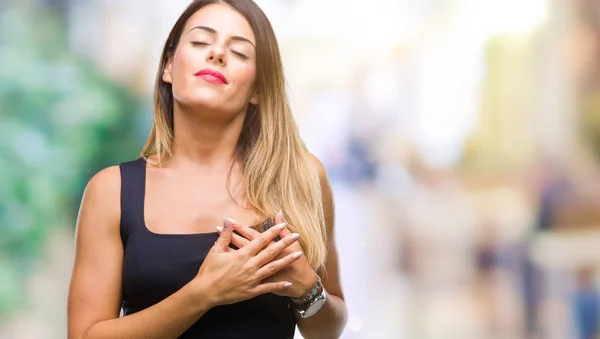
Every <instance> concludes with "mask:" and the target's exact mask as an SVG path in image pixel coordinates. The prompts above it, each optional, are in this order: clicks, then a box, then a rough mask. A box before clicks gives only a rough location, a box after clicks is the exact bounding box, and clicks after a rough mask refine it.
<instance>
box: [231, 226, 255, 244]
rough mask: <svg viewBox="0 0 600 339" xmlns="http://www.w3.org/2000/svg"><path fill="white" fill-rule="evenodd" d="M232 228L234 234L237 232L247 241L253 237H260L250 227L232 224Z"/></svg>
mask: <svg viewBox="0 0 600 339" xmlns="http://www.w3.org/2000/svg"><path fill="white" fill-rule="evenodd" d="M233 228H234V229H235V231H236V232H238V233H239V234H241V235H242V236H243V237H244V238H246V239H248V240H252V239H254V238H255V237H257V236H259V235H260V232H259V231H257V230H255V229H253V228H252V227H248V226H244V225H240V224H238V223H235V224H233Z"/></svg>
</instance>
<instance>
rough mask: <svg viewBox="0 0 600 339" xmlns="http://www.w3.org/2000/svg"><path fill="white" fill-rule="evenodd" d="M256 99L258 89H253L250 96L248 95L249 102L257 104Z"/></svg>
mask: <svg viewBox="0 0 600 339" xmlns="http://www.w3.org/2000/svg"><path fill="white" fill-rule="evenodd" d="M258 101H259V100H258V91H256V90H255V91H254V93H253V94H252V96H251V97H250V103H251V104H252V105H255V106H256V105H258Z"/></svg>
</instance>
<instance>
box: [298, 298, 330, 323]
mask: <svg viewBox="0 0 600 339" xmlns="http://www.w3.org/2000/svg"><path fill="white" fill-rule="evenodd" d="M326 299H327V298H326V297H325V294H323V295H322V296H320V297H319V298H318V299H317V300H315V302H314V303H312V304H310V306H308V308H307V309H306V311H304V314H303V317H304V318H308V317H311V316H313V315H315V313H317V312H319V310H320V309H321V307H323V304H325V300H326Z"/></svg>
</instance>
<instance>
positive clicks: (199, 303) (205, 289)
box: [182, 279, 218, 313]
mask: <svg viewBox="0 0 600 339" xmlns="http://www.w3.org/2000/svg"><path fill="white" fill-rule="evenodd" d="M210 291H211V289H210V287H209V286H207V285H206V284H204V283H201V282H200V281H198V279H194V280H192V281H191V282H190V283H188V284H187V285H185V286H184V287H183V288H182V292H183V293H184V295H185V297H186V299H187V300H188V302H189V307H191V308H192V309H193V310H194V311H196V312H199V313H203V312H206V311H208V310H209V309H211V308H213V307H215V306H217V304H218V301H217V300H215V298H214V297H213V296H214V293H210Z"/></svg>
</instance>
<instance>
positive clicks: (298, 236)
mask: <svg viewBox="0 0 600 339" xmlns="http://www.w3.org/2000/svg"><path fill="white" fill-rule="evenodd" d="M298 238H300V234H298V233H294V234H292V236H291V237H290V239H292V240H296V239H298Z"/></svg>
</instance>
